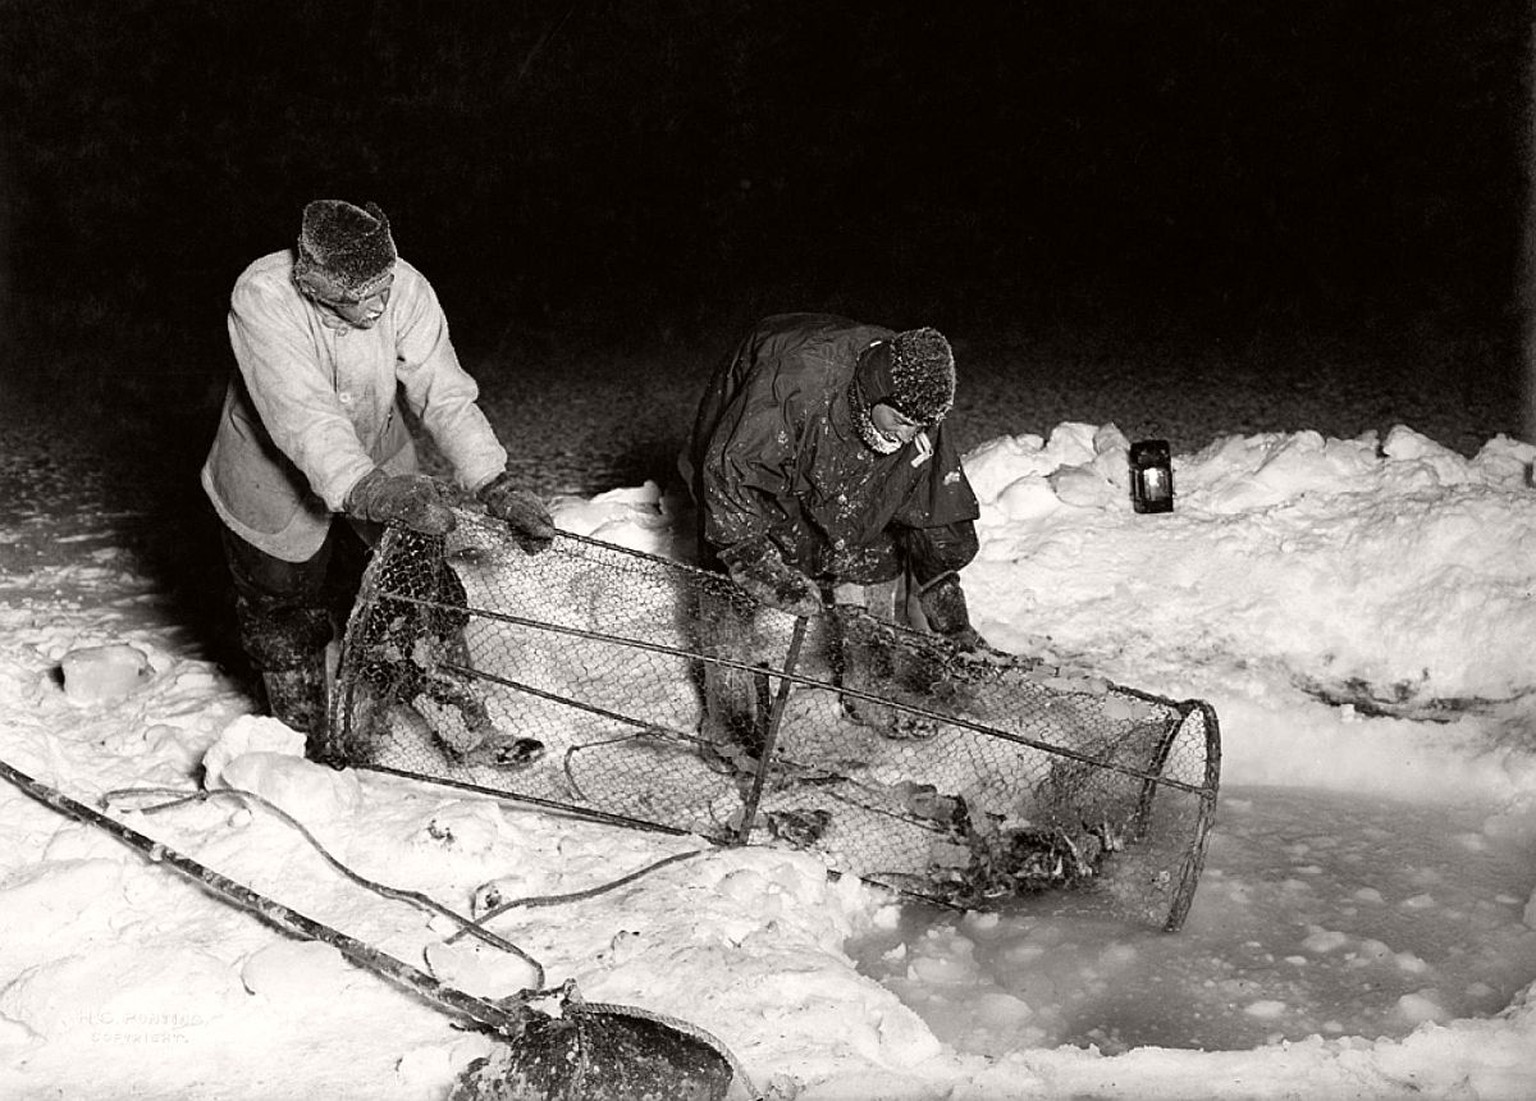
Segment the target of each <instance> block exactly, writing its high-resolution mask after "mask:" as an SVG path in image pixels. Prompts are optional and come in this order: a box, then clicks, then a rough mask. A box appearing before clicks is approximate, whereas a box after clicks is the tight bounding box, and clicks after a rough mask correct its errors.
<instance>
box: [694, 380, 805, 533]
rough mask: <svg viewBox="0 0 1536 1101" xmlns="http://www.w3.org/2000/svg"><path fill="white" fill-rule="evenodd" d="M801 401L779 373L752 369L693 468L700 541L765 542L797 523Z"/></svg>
mask: <svg viewBox="0 0 1536 1101" xmlns="http://www.w3.org/2000/svg"><path fill="white" fill-rule="evenodd" d="M806 400H807V395H805V394H803V393H801V392H800V391H799V390H798V389H797V388H795V387H794V385H793V384H792V382H790V381H788V380H787V376H786V375H785V374H782V373H779V372H776V371H772V370H762V369H756V370H753V371H751V372H750V373H749V374H748V375H747V376H746V377H745V378H744V379H743V380H742V382H741V385H740V386H739V388H738V389H737V390H736V392H735V394H734V395H733V396H732V397H731V398H730V400H729V401H728V402H727V403H726V404H725V406H724V408H723V410H722V411H721V413H720V415H719V419H718V420H717V422H716V424H715V429H714V432H713V434H712V435H711V436H710V439H709V442H708V444H707V446H706V447H705V449H704V452H703V456H702V463H701V465H700V470H699V478H700V483H701V486H702V489H703V493H704V501H705V502H707V507H706V508H705V510H704V512H705V523H704V536H705V538H706V539H707V540H708V541H709V542H710V543H711V544H713V545H714V546H716V547H719V548H722V549H723V548H725V547H730V546H734V545H736V544H737V543H740V542H742V541H744V540H747V539H751V538H753V537H755V536H760V535H766V536H769V537H770V538H771V537H772V536H773V534H774V533H775V532H781V533H783V532H785V531H786V529H789V528H791V527H793V526H794V525H795V523H796V522H797V521H798V517H799V505H798V502H797V500H796V498H797V494H798V491H799V490H800V489H801V488H802V486H801V477H800V472H799V468H798V455H799V451H800V442H801V441H800V433H801V431H802V427H803V425H804V424H805V423H806V412H805V410H804V408H803V406H804V404H805V402H806Z"/></svg>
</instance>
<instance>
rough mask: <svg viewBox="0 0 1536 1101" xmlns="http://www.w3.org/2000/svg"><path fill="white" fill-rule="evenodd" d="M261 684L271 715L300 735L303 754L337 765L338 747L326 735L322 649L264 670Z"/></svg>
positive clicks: (324, 762)
mask: <svg viewBox="0 0 1536 1101" xmlns="http://www.w3.org/2000/svg"><path fill="white" fill-rule="evenodd" d="M261 683H262V687H263V688H264V689H265V690H266V694H267V710H268V711H270V712H271V714H272V717H273V718H275V719H278V720H280V721H281V722H282V723H284V724H285V725H287V726H288V727H290V728H291V729H293V730H297V731H298V732H299V733H300V734H303V735H304V756H306V757H308V758H309V759H310V760H311V761H319V762H321V763H322V764H330V765H339V764H341V763H342V754H341V753H340V752H339V748H340V747H335V746H332V745H331V744H330V737H329V723H328V715H327V703H328V695H327V692H326V683H325V651H323V650H322V651H319V652H318V653H315V654H311V655H310V656H309V657H307V658H305V659H304V661H303V662H302V663H301V664H299V665H294V666H291V667H289V668H286V669H264V670H262V673H261Z"/></svg>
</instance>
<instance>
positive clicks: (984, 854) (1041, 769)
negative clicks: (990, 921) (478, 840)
mask: <svg viewBox="0 0 1536 1101" xmlns="http://www.w3.org/2000/svg"><path fill="white" fill-rule="evenodd" d="M854 643H857V645H858V647H859V648H860V650H859V652H860V653H862V654H864V655H865V656H866V657H868V655H871V654H873V655H875V675H874V676H873V677H872V678H870V679H866V680H863V681H860V682H859V683H860V684H861V685H863V687H862V688H861V687H856V686H855V684H854V681H853V680H852V679H851V678H850V677H848V676H847V675H846V669H845V667H844V664H843V662H842V660H841V657H840V655H841V654H843V653H844V652H845V651H846V650H847V649H848V648H849V647H850V646H851V645H853V644H854ZM711 674H713V675H714V676H715V677H716V679H717V680H718V679H719V678H722V677H723V678H724V679H726V680H728V681H730V682H731V683H732V684H734V685H735V686H736V687H737V690H741V691H745V692H746V693H747V695H748V697H749V698H748V700H747V703H748V704H749V707H748V708H747V713H748V715H749V717H750V719H751V722H752V729H751V730H750V731H747V732H746V733H747V737H745V738H744V739H742V740H741V741H738V742H734V743H729V744H722V742H721V740H720V736H719V731H718V729H715V728H712V726H711V724H710V722H708V721H706V710H707V709H706V708H705V706H704V700H705V695H706V693H705V684H706V682H707V681H709V680H710V676H711ZM706 731H707V732H706ZM331 737H332V747H333V754H334V755H335V756H336V757H337V758H338V759H340V760H344V761H345V762H347V763H349V764H351V765H353V766H357V767H366V768H372V769H376V770H381V771H387V772H394V773H399V774H404V775H408V776H413V777H417V778H422V779H427V780H432V781H435V782H438V783H444V784H449V785H456V786H460V787H463V788H467V789H470V790H475V791H480V792H485V793H489V794H493V795H496V796H499V797H507V798H512V799H516V800H519V801H523V802H528V803H532V804H535V805H542V806H547V807H554V808H559V809H561V810H562V811H566V812H570V813H575V814H580V815H583V816H586V817H590V818H594V819H599V820H603V821H609V822H615V823H620V824H624V825H629V826H634V827H639V828H647V829H658V830H665V831H671V832H679V833H691V834H696V835H699V836H701V837H704V838H707V839H709V840H711V841H714V842H717V843H721V844H746V843H769V844H777V845H783V846H790V847H795V848H800V849H807V850H810V851H813V852H815V853H818V854H820V856H821V857H822V858H823V859H824V861H825V862H826V863H827V865H828V866H829V868H831V869H833V870H835V871H838V872H841V873H845V874H852V875H857V876H860V877H862V878H864V879H866V880H869V881H872V882H876V883H882V884H885V885H887V886H890V887H893V888H895V889H897V890H900V891H903V892H906V893H908V894H912V895H916V896H919V897H922V898H926V899H930V900H934V901H938V902H943V903H948V904H953V905H957V906H964V907H984V906H987V905H991V904H995V903H998V902H1000V901H1002V900H1004V899H1008V898H1012V897H1016V896H1018V895H1021V894H1028V893H1033V892H1037V891H1041V890H1046V889H1055V888H1073V889H1076V890H1080V891H1084V892H1089V893H1091V894H1093V895H1094V896H1096V898H1097V899H1102V900H1103V901H1104V902H1105V903H1107V905H1108V906H1109V907H1110V908H1111V909H1112V911H1113V912H1115V913H1117V914H1119V915H1120V916H1128V917H1132V918H1134V919H1135V920H1137V921H1145V922H1150V923H1152V924H1155V925H1160V926H1162V927H1163V928H1166V929H1169V930H1174V929H1177V928H1178V927H1179V925H1180V924H1181V923H1182V922H1183V920H1184V917H1185V914H1186V913H1187V911H1188V908H1189V905H1190V902H1191V900H1192V898H1193V895H1194V890H1195V886H1196V883H1197V881H1198V878H1199V874H1200V869H1201V865H1202V862H1203V859H1204V853H1205V842H1206V834H1207V831H1208V830H1209V828H1210V824H1211V820H1212V816H1213V814H1214V809H1215V801H1216V791H1217V785H1218V779H1219V772H1220V738H1219V732H1218V728H1217V720H1216V715H1215V713H1214V712H1213V711H1212V709H1211V708H1210V707H1209V706H1208V705H1207V704H1205V703H1204V702H1202V701H1198V700H1193V701H1182V702H1179V701H1174V700H1169V699H1164V698H1161V697H1158V696H1154V695H1150V694H1148V693H1144V692H1139V691H1135V690H1133V689H1129V688H1125V687H1122V686H1119V685H1115V684H1112V683H1110V682H1108V681H1105V680H1103V679H1100V678H1096V677H1090V676H1082V675H1076V674H1073V673H1071V672H1070V671H1067V670H1064V669H1061V668H1057V667H1053V666H1049V665H1043V664H1039V663H1033V662H1030V661H1025V660H1005V659H999V660H996V661H993V660H978V659H975V658H970V657H966V656H963V655H959V654H957V653H956V652H955V651H954V650H953V648H952V647H950V646H949V645H948V644H947V643H946V642H944V641H943V640H941V639H939V638H937V637H935V636H932V635H928V634H923V633H918V632H914V631H910V630H907V629H905V628H901V627H897V626H895V625H894V624H891V623H887V622H884V621H880V620H876V619H873V618H872V617H869V616H867V615H865V614H863V613H858V614H857V615H853V616H851V617H850V616H846V615H840V616H834V615H830V614H829V615H820V616H816V617H812V618H809V619H796V618H794V617H792V616H790V615H787V614H784V613H782V612H779V611H777V610H775V609H771V608H765V607H761V606H758V605H756V604H754V603H753V602H752V601H751V599H750V598H749V597H747V596H746V595H745V594H743V593H742V592H741V591H740V590H739V589H738V588H737V587H736V586H735V585H734V584H732V583H731V582H730V581H729V580H728V579H726V578H723V577H720V576H718V575H716V574H713V573H708V572H705V571H702V570H699V569H696V568H694V567H691V566H688V565H684V564H681V563H678V562H674V561H670V560H667V559H664V558H659V557H656V556H652V555H647V554H644V553H640V552H636V551H631V550H628V549H626V548H622V547H618V546H613V545H611V544H607V543H603V542H600V541H597V540H592V539H588V538H583V537H578V536H574V535H569V534H561V535H560V536H558V537H557V538H556V539H555V541H554V544H553V545H552V546H551V547H550V548H549V549H548V550H546V551H544V552H543V553H540V554H537V555H527V554H525V553H524V552H523V551H522V550H521V549H519V547H518V546H517V545H516V543H514V542H513V541H512V539H511V538H510V537H509V536H508V535H507V533H506V531H505V529H504V528H503V527H502V526H501V525H499V524H495V523H492V522H490V521H488V520H486V519H485V518H484V517H482V516H479V515H477V514H474V513H460V516H459V525H458V528H457V529H456V530H455V531H454V532H453V534H451V535H450V536H448V537H447V539H446V540H444V539H440V538H431V537H424V536H420V535H415V534H412V533H409V532H402V531H393V530H392V531H390V532H389V533H387V534H386V535H385V537H384V539H383V541H382V542H381V543H380V544H379V547H378V549H377V551H376V552H375V554H374V557H373V560H372V562H371V563H370V565H369V568H368V570H367V573H366V575H365V577H364V580H363V585H362V590H361V592H360V595H359V597H358V600H357V603H356V605H355V607H354V609H353V612H352V616H351V619H350V621H349V623H348V627H347V632H346V638H345V642H344V645H343V651H342V659H341V663H340V666H339V668H338V672H337V681H336V691H335V692H334V693H333V696H332V712H331Z"/></svg>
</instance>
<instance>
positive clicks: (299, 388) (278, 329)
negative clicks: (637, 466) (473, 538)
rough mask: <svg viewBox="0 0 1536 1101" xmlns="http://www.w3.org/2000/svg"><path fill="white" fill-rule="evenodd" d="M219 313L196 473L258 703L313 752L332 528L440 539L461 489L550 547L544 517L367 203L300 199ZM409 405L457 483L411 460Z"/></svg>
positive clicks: (410, 270) (429, 302) (323, 700)
mask: <svg viewBox="0 0 1536 1101" xmlns="http://www.w3.org/2000/svg"><path fill="white" fill-rule="evenodd" d="M228 325H229V339H230V345H231V347H232V348H233V351H234V357H235V366H236V368H237V371H236V373H235V375H234V377H233V379H232V380H231V382H230V385H229V391H228V394H227V395H226V398H225V401H224V408H223V412H222V413H221V415H220V417H219V424H218V428H217V431H216V433H215V436H214V441H213V446H212V447H211V448H210V449H209V452H208V458H207V461H206V462H205V463H204V464H203V470H202V482H203V488H204V490H205V491H206V492H207V494H208V498H209V500H210V501H211V502H212V504H213V507H214V510H215V511H216V512H217V513H218V515H219V519H220V520H221V521H222V522H223V525H224V533H223V534H224V549H225V556H226V559H227V560H228V563H229V568H230V573H231V575H232V578H233V581H234V586H235V592H236V614H237V618H238V620H239V627H240V639H241V643H242V646H243V647H244V649H245V651H246V653H247V654H248V655H249V657H250V659H251V662H252V664H253V665H254V666H255V667H256V669H257V670H258V671H259V672H260V673H261V676H262V682H263V686H264V688H265V690H266V694H267V699H268V706H269V708H270V710H271V712H272V714H273V715H275V716H276V717H277V718H279V719H281V720H282V721H283V722H285V723H287V724H288V725H289V726H290V727H292V728H294V729H295V730H298V731H301V732H303V733H304V734H306V735H307V736H308V752H309V754H310V755H311V756H315V757H323V756H326V755H327V754H328V750H329V748H330V747H329V746H328V744H327V741H326V729H325V727H326V711H327V690H326V669H325V649H326V645H327V644H328V642H329V641H330V639H331V638H332V635H333V626H332V623H331V618H330V615H331V613H330V608H329V601H328V599H327V595H328V586H327V576H328V574H329V573H330V572H331V567H332V565H333V561H334V560H336V559H340V558H344V557H346V555H345V553H344V548H342V549H341V551H342V552H341V553H333V552H336V551H338V549H339V548H338V543H339V541H340V542H346V541H348V540H354V539H356V538H357V537H358V536H361V537H362V538H363V539H364V540H365V541H367V542H370V543H371V542H372V540H373V539H375V538H376V537H377V535H378V534H379V532H380V531H381V529H380V528H379V527H378V526H377V525H380V524H388V525H395V526H398V527H402V528H405V529H408V530H409V531H410V532H412V533H415V535H414V536H413V537H417V536H419V537H420V538H423V539H434V538H435V539H437V540H438V541H439V542H440V541H441V538H442V537H443V536H444V535H446V534H447V533H448V532H449V531H450V530H452V528H453V527H454V524H455V517H454V513H453V511H452V508H451V506H452V504H454V503H455V502H456V500H457V499H458V498H459V497H461V496H462V497H466V498H467V497H469V496H471V495H473V496H474V497H477V498H478V499H479V501H480V503H481V504H482V505H483V506H484V508H485V509H486V511H487V512H489V513H490V514H491V515H493V516H496V517H498V518H500V519H502V520H505V521H506V522H507V524H508V525H509V527H510V528H511V530H512V532H513V534H514V536H515V537H517V538H518V539H519V541H520V542H521V543H522V545H523V546H524V549H526V550H530V551H532V550H536V549H540V548H542V547H543V546H547V545H548V544H549V542H550V541H551V540H552V539H553V538H554V535H555V529H554V527H553V526H552V524H551V522H550V517H549V513H548V511H547V510H546V509H545V507H544V505H543V504H542V503H541V502H540V501H539V500H538V499H537V498H536V497H534V496H533V495H532V494H530V493H528V492H527V491H525V490H522V489H518V488H517V487H515V486H514V485H513V484H512V482H511V479H510V476H509V475H508V473H507V469H506V464H507V452H506V450H505V448H503V447H502V445H501V442H500V441H499V440H498V439H497V437H496V433H495V432H494V431H493V430H492V428H491V425H490V423H489V422H488V421H487V420H486V418H485V415H484V414H483V413H482V412H481V410H480V408H479V406H478V405H477V404H476V399H477V398H478V395H479V390H478V387H477V386H476V384H475V381H474V379H472V378H471V377H470V376H469V375H468V374H467V373H466V372H465V371H464V369H463V367H461V366H460V365H459V360H458V356H457V355H456V354H455V353H454V349H453V345H452V343H451V342H450V341H449V339H448V323H447V320H446V319H445V317H444V316H443V310H442V307H441V306H440V305H439V304H438V300H437V296H436V294H435V293H434V292H433V290H432V286H431V284H430V283H428V282H427V280H426V278H425V276H423V275H422V274H421V272H419V271H417V270H416V269H415V268H414V267H412V266H411V265H410V264H409V263H407V262H406V261H405V260H403V259H400V257H399V256H398V255H397V254H396V251H395V242H394V238H393V236H392V235H391V233H390V228H389V221H388V219H387V218H385V216H384V212H383V211H382V210H380V209H379V208H378V207H377V206H375V205H374V204H372V203H369V204H367V206H366V207H358V206H354V205H353V204H351V203H347V202H343V201H341V200H339V199H319V200H316V201H315V202H312V203H310V204H308V205H307V206H306V207H305V208H304V215H303V220H302V224H301V226H300V230H299V238H298V243H297V246H296V247H295V248H293V249H281V250H279V251H277V252H273V253H270V254H268V255H266V256H263V257H262V258H260V259H259V260H256V261H254V262H253V263H252V264H251V265H250V266H249V267H247V268H246V270H245V271H244V272H243V273H242V274H241V276H240V278H239V279H238V280H237V281H236V283H235V287H234V291H233V292H232V294H231V296H230V310H229V322H228ZM407 409H408V410H409V412H410V413H411V414H413V415H414V416H415V417H416V418H417V420H418V421H419V423H420V424H421V425H422V427H423V429H424V430H425V431H426V432H427V433H428V434H429V435H430V436H431V437H432V440H433V442H434V443H435V444H436V445H437V447H438V449H439V450H440V451H441V452H442V453H443V455H444V456H445V457H446V458H447V460H448V462H449V463H450V464H451V465H452V467H453V470H454V475H455V480H456V482H457V486H456V487H449V486H447V485H445V484H443V483H440V482H438V481H436V480H435V479H432V478H429V477H427V476H426V475H424V474H421V473H419V472H418V463H417V454H416V447H415V442H414V440H413V439H412V436H411V432H410V430H409V429H408V428H407V426H406V422H405V417H404V414H405V412H406V410H407ZM341 520H345V521H346V522H338V521H341Z"/></svg>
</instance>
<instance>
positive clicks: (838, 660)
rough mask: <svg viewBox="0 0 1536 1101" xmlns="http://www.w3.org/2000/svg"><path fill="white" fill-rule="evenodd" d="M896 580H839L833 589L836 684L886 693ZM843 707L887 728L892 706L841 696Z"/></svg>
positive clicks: (890, 674) (853, 716) (862, 721)
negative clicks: (855, 581)
mask: <svg viewBox="0 0 1536 1101" xmlns="http://www.w3.org/2000/svg"><path fill="white" fill-rule="evenodd" d="M896 590H897V583H896V582H895V581H882V582H876V583H875V584H871V585H858V584H839V585H836V586H834V588H833V590H832V602H833V603H832V617H831V628H832V666H833V675H834V678H835V680H836V683H837V685H838V687H840V688H849V689H852V690H853V691H855V692H863V693H867V694H869V695H872V696H880V695H884V694H886V693H887V692H888V691H889V685H890V683H891V679H892V677H893V675H894V668H893V665H892V652H891V646H892V642H893V639H892V638H891V634H890V631H889V629H888V626H887V625H888V624H890V623H892V622H894V621H895V618H896ZM841 699H842V705H843V711H844V713H845V714H846V715H847V716H848V717H849V718H851V719H852V720H853V721H854V722H856V723H859V724H860V725H861V726H868V727H872V728H874V729H877V730H887V729H889V728H890V727H891V726H892V725H893V724H894V723H895V721H896V713H895V711H894V710H893V709H892V708H891V707H889V706H888V705H886V704H883V703H880V702H878V701H876V700H867V699H863V698H860V697H858V696H853V695H844V696H842V697H841Z"/></svg>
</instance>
